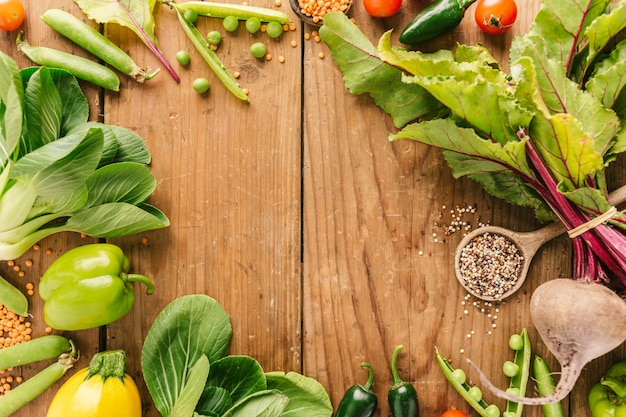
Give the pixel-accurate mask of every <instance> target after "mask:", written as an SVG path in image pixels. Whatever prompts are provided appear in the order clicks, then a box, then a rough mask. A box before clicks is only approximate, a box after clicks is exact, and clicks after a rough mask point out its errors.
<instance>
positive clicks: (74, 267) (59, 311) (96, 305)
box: [39, 243, 154, 330]
mask: <svg viewBox="0 0 626 417" xmlns="http://www.w3.org/2000/svg"><path fill="white" fill-rule="evenodd" d="M129 269H130V261H129V260H128V258H127V257H126V256H125V255H124V253H123V252H122V249H120V248H119V247H118V246H115V245H112V244H109V243H95V244H91V245H84V246H79V247H77V248H74V249H71V250H69V251H68V252H66V253H64V254H63V255H61V256H59V257H58V258H57V259H56V260H55V261H54V262H52V264H51V265H50V267H48V269H47V270H46V272H45V273H44V274H43V276H42V277H41V281H40V283H39V295H40V296H41V298H42V299H43V300H44V320H45V322H46V324H47V325H48V326H50V327H52V328H53V329H58V330H84V329H91V328H94V327H99V326H103V325H105V324H109V323H112V322H114V321H116V320H118V319H120V318H121V317H122V316H124V315H126V313H128V312H129V311H130V309H131V308H132V307H133V304H134V302H135V294H134V292H133V285H132V283H133V282H142V283H143V284H145V285H146V287H147V293H148V294H152V292H154V285H153V284H152V281H150V280H149V279H148V278H147V277H145V276H143V275H138V274H128V273H127V272H128V270H129Z"/></svg>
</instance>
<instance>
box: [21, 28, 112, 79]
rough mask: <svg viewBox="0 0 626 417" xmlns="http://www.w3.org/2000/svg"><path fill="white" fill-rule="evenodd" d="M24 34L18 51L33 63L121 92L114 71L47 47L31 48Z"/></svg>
mask: <svg viewBox="0 0 626 417" xmlns="http://www.w3.org/2000/svg"><path fill="white" fill-rule="evenodd" d="M22 34H23V33H22V32H20V33H19V34H18V35H17V41H16V43H17V49H18V50H19V51H22V53H24V55H26V56H27V57H28V58H29V59H30V60H31V61H33V62H34V63H36V64H39V65H41V66H44V67H48V68H59V69H62V70H65V71H67V72H69V73H70V74H72V75H74V76H75V77H76V78H80V79H81V80H85V81H88V82H90V83H92V84H95V85H97V86H99V87H102V88H106V89H107V90H112V91H119V89H120V79H119V77H118V76H117V74H115V73H114V72H113V70H111V69H109V68H107V67H105V66H104V65H100V64H98V63H97V62H94V61H92V60H89V59H87V58H83V57H80V56H76V55H72V54H68V53H67V52H62V51H59V50H56V49H52V48H48V47H45V46H31V45H29V44H28V42H26V41H23V40H22Z"/></svg>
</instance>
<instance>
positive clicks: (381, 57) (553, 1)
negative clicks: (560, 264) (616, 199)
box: [320, 0, 626, 287]
mask: <svg viewBox="0 0 626 417" xmlns="http://www.w3.org/2000/svg"><path fill="white" fill-rule="evenodd" d="M555 22H558V23H555ZM624 28H626V0H621V1H620V2H618V3H611V2H610V0H592V1H583V0H544V1H543V2H542V5H541V7H540V10H539V11H538V13H537V15H536V17H535V21H534V22H533V24H532V26H531V28H530V30H529V31H528V33H527V34H525V35H524V36H519V37H517V38H515V39H514V40H513V43H512V47H511V50H510V68H511V70H510V73H505V72H504V71H503V70H502V69H501V67H500V65H499V64H498V63H497V62H496V61H495V59H494V58H493V57H492V56H491V54H490V53H489V52H488V51H487V50H486V49H485V48H484V47H482V46H480V45H478V46H467V45H458V46H457V47H456V50H455V51H446V50H442V51H437V52H435V53H422V52H419V51H408V50H406V49H403V48H398V47H394V46H392V45H391V41H390V39H391V35H390V32H388V33H386V34H385V35H383V37H382V38H381V39H380V41H379V44H378V48H377V49H376V48H374V49H372V48H371V47H370V46H369V45H367V43H366V41H365V40H363V38H360V37H358V36H355V35H354V32H355V28H354V26H353V24H352V23H350V22H349V21H347V19H344V18H343V17H341V16H339V15H338V14H331V15H329V16H328V17H326V18H325V19H324V26H323V27H322V28H321V30H320V36H321V37H322V39H323V40H324V41H325V42H326V43H327V44H328V45H329V46H330V48H331V51H332V52H333V58H334V59H335V62H337V64H338V65H339V66H340V68H341V69H342V71H343V72H344V81H345V83H346V86H347V87H348V88H349V89H350V91H354V92H369V93H370V94H371V95H372V97H374V99H375V100H376V103H384V104H385V105H386V106H385V107H383V108H384V109H385V110H386V111H388V112H389V113H390V114H391V115H392V117H393V118H394V121H398V120H403V121H404V120H407V119H409V117H407V112H408V111H409V110H412V111H413V112H414V113H413V114H414V117H413V119H412V120H413V122H411V123H410V124H404V126H401V127H402V129H401V130H400V131H399V132H398V133H397V134H394V135H390V139H391V140H400V139H412V140H416V141H419V142H422V143H425V144H428V145H431V146H435V147H438V148H440V149H442V150H443V153H444V156H445V158H446V161H447V163H448V165H449V166H450V167H451V169H452V171H453V174H454V175H455V177H461V176H467V177H469V178H471V179H473V180H476V181H477V182H479V183H480V184H481V185H482V186H483V187H484V188H485V190H486V191H488V192H489V193H491V194H492V195H494V196H496V197H499V198H503V199H505V200H507V201H508V202H510V203H512V204H516V205H521V206H526V207H531V208H533V209H534V210H535V214H536V216H537V218H538V219H539V220H541V221H548V220H560V221H562V222H563V224H564V225H565V226H566V227H567V229H568V230H570V233H571V237H572V242H573V253H574V261H575V267H574V278H576V279H579V280H583V281H592V282H596V283H603V284H609V285H611V286H615V287H624V286H626V217H625V216H624V214H623V213H621V212H619V211H617V210H616V209H615V208H614V207H613V206H612V205H611V204H610V202H609V199H608V195H609V192H608V191H609V190H608V189H607V185H606V183H607V181H606V172H605V169H606V167H607V165H609V164H610V163H611V162H612V161H614V160H615V159H616V157H617V155H618V154H620V153H621V152H623V151H624V150H626V123H624V122H625V121H626V89H625V88H624V86H625V84H626V76H625V74H626V64H625V62H626V40H622V41H621V42H620V39H619V38H617V37H616V36H615V35H616V34H618V36H619V34H620V33H622V35H623V32H624V30H623V29H624ZM377 54H378V55H377ZM364 68H367V69H368V74H369V75H368V78H367V79H368V80H369V81H368V82H369V84H364V83H363V81H360V80H358V74H357V72H359V71H360V72H361V73H362V72H363V69H364ZM372 74H381V79H384V80H385V90H386V91H384V92H383V91H381V90H380V89H377V87H375V84H374V83H373V80H374V78H375V76H374V75H372ZM403 88H404V89H407V90H408V89H411V91H412V93H413V94H411V97H410V100H409V97H408V96H406V97H405V95H404V94H403V93H402V89H403ZM416 88H419V89H421V90H416ZM416 91H422V94H421V95H416V94H415V92H416ZM424 92H425V93H424ZM385 97H387V98H389V97H393V98H394V99H395V100H396V102H399V103H402V105H400V106H399V107H393V106H388V105H387V104H388V103H389V102H388V101H386V100H385ZM433 98H434V99H436V101H437V102H438V103H440V104H442V105H443V106H444V109H441V108H439V107H438V106H431V107H430V108H431V110H432V111H431V112H428V111H425V110H424V108H425V107H426V108H428V107H427V105H428V103H430V101H429V100H432V99H433ZM411 100H412V101H411ZM381 107H382V106H381ZM589 222H591V223H589ZM593 222H597V223H599V224H593ZM587 226H588V228H586V227H587ZM580 228H583V230H582V231H580V230H579V229H580Z"/></svg>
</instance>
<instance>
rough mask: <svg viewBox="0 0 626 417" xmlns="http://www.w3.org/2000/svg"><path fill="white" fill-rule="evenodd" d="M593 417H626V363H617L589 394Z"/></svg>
mask: <svg viewBox="0 0 626 417" xmlns="http://www.w3.org/2000/svg"><path fill="white" fill-rule="evenodd" d="M588 402H589V407H590V408H591V414H592V415H593V417H626V361H621V362H617V363H616V364H615V365H613V366H611V368H610V369H609V370H608V371H607V372H606V375H605V376H604V377H602V379H601V380H600V382H599V383H597V384H596V385H594V386H593V387H592V388H591V391H590V392H589V398H588Z"/></svg>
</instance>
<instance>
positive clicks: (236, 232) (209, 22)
mask: <svg viewBox="0 0 626 417" xmlns="http://www.w3.org/2000/svg"><path fill="white" fill-rule="evenodd" d="M255 5H258V6H264V7H274V6H273V2H270V1H264V2H256V3H255ZM157 7H159V6H157ZM285 7H287V8H288V7H289V6H288V5H287V4H286V3H285V6H284V7H283V8H282V9H285ZM156 22H157V27H156V29H155V32H156V33H158V34H161V36H159V42H160V47H161V50H162V51H163V52H164V54H165V56H166V57H168V59H170V60H171V62H173V65H174V67H175V69H176V70H177V72H178V74H179V76H180V78H181V82H180V83H176V82H174V80H173V79H172V78H171V77H170V76H169V74H167V73H166V72H165V71H164V69H163V68H162V71H161V74H160V75H159V76H158V77H157V78H155V79H153V80H151V81H149V82H146V83H145V84H144V85H136V84H134V83H133V82H132V81H127V82H124V85H123V86H122V89H121V92H120V93H119V94H108V95H106V98H105V121H106V122H107V123H111V124H119V125H122V126H126V127H129V128H131V129H133V130H134V131H135V132H137V133H138V134H139V135H140V136H141V137H143V138H144V139H145V140H146V142H147V143H148V147H149V149H150V151H151V152H152V156H153V162H152V165H151V169H152V171H153V172H154V174H155V176H156V177H157V179H158V187H157V190H156V192H155V193H154V195H153V197H152V198H151V200H150V202H151V203H152V204H154V205H156V206H157V207H160V208H161V209H162V210H163V211H164V212H165V213H166V214H167V215H168V216H169V218H170V220H171V226H170V227H168V228H167V229H164V230H160V231H154V232H151V233H146V234H145V237H147V238H148V243H147V245H146V246H144V245H142V244H141V237H142V236H135V237H129V238H126V239H123V240H121V241H119V242H118V243H119V244H120V245H121V246H122V247H124V248H125V250H126V251H127V252H128V253H129V254H130V258H131V262H132V264H133V268H136V270H137V271H140V273H142V274H145V275H146V276H149V277H151V278H152V279H153V280H154V282H155V285H156V288H157V290H156V292H155V293H154V294H153V295H150V296H146V295H145V294H143V293H138V298H137V303H138V305H137V307H136V308H135V309H133V311H132V312H131V313H130V314H129V315H128V316H126V317H124V318H123V319H122V320H120V321H118V322H116V323H114V324H112V325H111V326H109V327H108V340H107V347H111V348H124V349H125V350H127V353H128V356H129V364H128V365H129V370H130V372H131V373H132V374H133V375H136V376H137V377H138V378H137V379H138V382H139V383H140V386H141V387H142V398H143V400H144V402H145V403H146V407H145V411H146V412H145V414H144V415H145V416H156V415H158V413H157V412H156V410H155V409H154V407H153V406H152V405H151V401H150V398H149V396H148V393H147V391H146V390H145V387H144V383H143V380H142V379H141V378H140V365H139V364H140V352H141V347H142V341H143V339H144V338H145V336H146V334H147V331H148V329H149V326H150V325H151V323H152V322H153V320H154V318H155V317H156V315H157V314H158V312H159V311H160V310H161V309H162V308H163V307H164V306H165V305H166V304H167V303H169V302H170V301H172V300H173V299H174V298H175V297H177V296H180V295H183V294H191V293H203V294H208V295H210V296H212V297H214V298H215V299H216V300H217V301H218V302H219V303H220V304H221V305H222V306H223V307H224V308H225V310H226V311H227V313H228V314H229V315H230V317H231V322H232V325H233V331H234V336H233V340H232V344H231V353H232V354H243V355H249V356H252V357H254V358H256V359H258V360H259V362H260V363H261V365H262V366H263V368H264V369H265V370H267V371H270V370H283V371H290V370H296V371H299V370H300V367H301V364H300V343H301V340H300V322H301V318H300V314H301V313H300V275H301V272H300V271H301V266H300V234H301V232H300V208H299V207H300V172H299V167H300V165H301V162H300V153H301V150H300V146H301V145H300V127H299V125H300V108H299V105H298V103H299V99H300V84H301V72H300V70H299V57H300V48H299V47H292V46H291V45H290V42H291V41H292V40H294V41H297V34H296V33H295V32H288V33H285V34H284V35H283V36H282V37H281V38H280V40H272V39H270V38H269V37H268V36H267V35H266V34H265V33H260V32H259V33H257V34H255V35H250V34H249V33H248V32H247V31H246V29H245V27H244V25H240V28H239V29H238V31H237V32H235V33H232V34H230V33H227V32H226V31H225V30H224V29H223V27H222V23H221V19H209V18H202V17H201V18H199V20H198V22H197V26H198V29H199V31H200V32H201V33H202V34H206V33H208V31H210V30H213V29H214V30H219V31H220V32H221V33H222V35H223V41H222V43H221V44H220V47H219V49H218V50H217V55H218V56H219V57H220V59H221V60H222V62H223V63H224V65H225V66H226V68H227V69H228V70H229V71H231V72H235V71H237V72H239V73H240V74H241V75H240V78H239V82H240V83H241V85H242V87H244V88H247V89H249V91H250V95H249V97H250V103H245V102H243V101H241V100H239V99H237V98H235V97H234V96H233V95H232V94H231V93H230V92H228V91H227V90H226V89H225V88H224V86H223V85H221V83H220V82H219V81H218V80H217V79H216V78H215V76H214V75H213V74H212V73H211V71H210V69H209V68H208V66H207V64H206V63H205V62H204V61H203V60H202V58H201V56H200V55H199V54H198V52H197V51H196V50H195V48H194V47H193V45H192V44H191V43H190V41H189V40H188V39H187V37H186V35H185V34H184V32H183V31H182V29H180V26H179V23H178V19H177V17H176V15H175V13H174V12H173V11H171V10H170V9H169V8H168V7H165V6H162V7H161V8H160V9H158V10H157V12H156ZM165 34H167V35H165ZM107 35H108V36H109V37H110V38H111V39H112V40H113V41H114V42H116V43H119V44H120V45H122V47H123V48H124V49H125V50H128V51H129V52H130V54H131V55H132V56H134V57H136V58H137V61H138V62H143V63H146V64H149V66H150V67H152V68H157V67H159V66H160V65H159V63H158V62H157V61H156V60H155V58H154V57H153V56H152V55H151V54H150V52H149V51H148V50H147V48H146V47H145V46H144V45H142V44H140V43H138V42H137V40H136V37H135V35H134V34H132V33H130V32H129V31H128V30H125V29H119V28H118V27H115V26H114V25H109V26H108V27H107ZM255 41H262V42H264V43H266V45H267V47H268V52H270V53H271V54H272V55H273V59H272V60H271V61H266V60H264V59H261V60H259V59H256V58H254V57H252V55H251V54H250V52H249V50H248V49H249V46H250V45H251V44H252V43H253V42H255ZM181 49H184V50H187V51H188V52H189V54H190V56H191V63H190V65H189V66H188V67H187V68H183V67H181V66H180V65H178V64H177V63H176V61H175V60H174V55H175V54H176V52H177V51H178V50H181ZM279 56H284V57H285V63H281V62H279V59H278V58H279ZM197 77H206V78H208V79H209V80H210V82H211V84H212V85H211V90H210V92H209V93H208V94H206V95H199V94H197V93H196V92H195V91H194V90H193V89H192V86H191V83H192V81H193V80H194V79H195V78H197ZM129 109H131V111H129ZM129 335H132V336H130V340H129Z"/></svg>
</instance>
